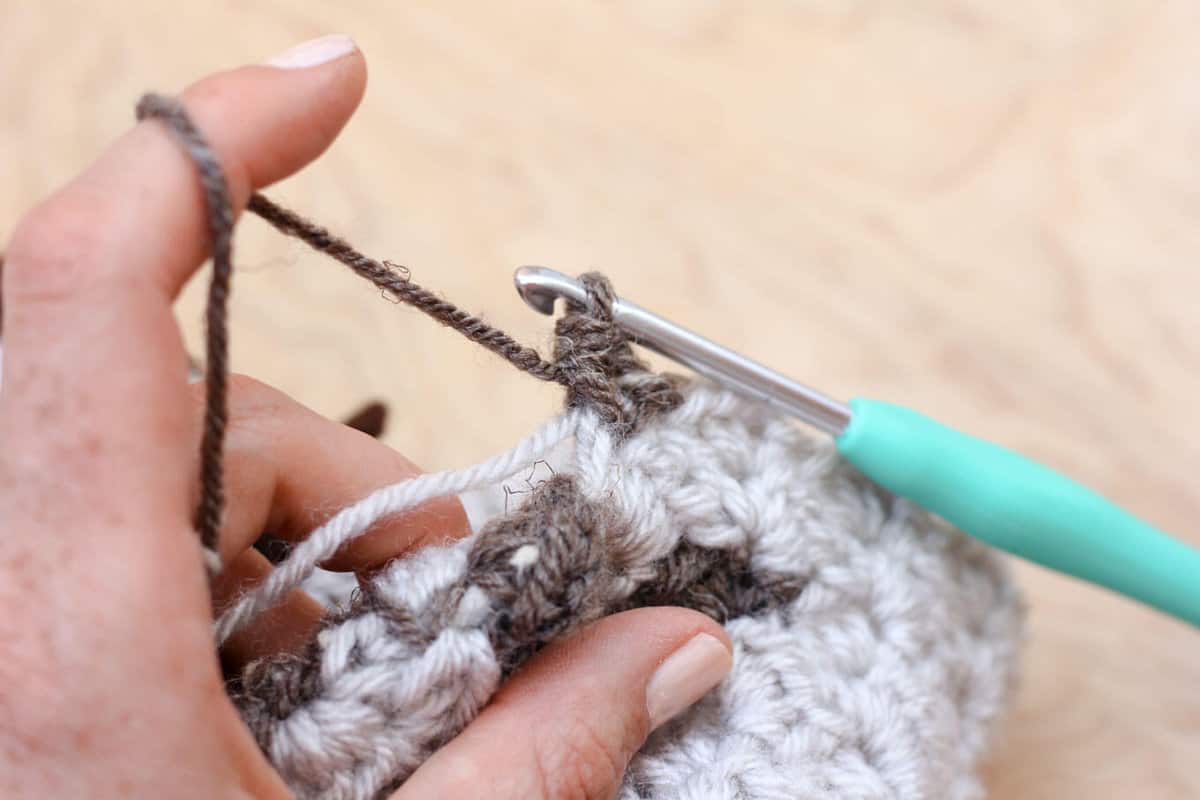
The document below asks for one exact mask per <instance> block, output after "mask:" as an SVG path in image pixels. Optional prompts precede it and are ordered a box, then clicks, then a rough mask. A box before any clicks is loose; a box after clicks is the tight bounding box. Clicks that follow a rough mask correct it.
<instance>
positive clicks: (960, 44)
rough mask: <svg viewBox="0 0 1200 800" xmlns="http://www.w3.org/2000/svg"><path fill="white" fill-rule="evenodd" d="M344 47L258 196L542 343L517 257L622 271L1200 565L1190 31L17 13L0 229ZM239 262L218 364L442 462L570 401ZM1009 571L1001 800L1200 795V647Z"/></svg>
mask: <svg viewBox="0 0 1200 800" xmlns="http://www.w3.org/2000/svg"><path fill="white" fill-rule="evenodd" d="M340 31H344V32H348V33H351V34H353V35H354V36H355V37H356V38H357V39H358V40H359V42H360V44H361V45H362V47H363V49H364V50H365V52H366V53H367V55H368V59H369V61H370V64H371V70H372V76H371V85H370V88H369V90H368V94H367V98H366V101H365V103H364V105H363V107H362V108H361V110H360V111H359V113H358V115H357V117H356V119H355V120H354V121H353V122H352V123H351V125H350V126H349V128H348V129H347V130H346V132H345V134H344V135H343V136H342V138H341V140H340V141H339V142H338V143H337V144H336V145H335V146H334V148H333V149H332V150H331V151H330V152H329V153H328V154H327V155H326V156H325V157H324V158H322V159H321V160H320V161H319V162H317V163H316V164H314V165H313V166H312V167H311V168H309V169H308V170H307V171H306V172H305V173H304V174H303V175H301V176H299V177H297V178H294V179H292V180H290V181H288V182H286V183H285V184H283V185H281V186H279V187H277V188H276V189H274V190H273V191H272V192H271V194H272V195H273V196H275V197H276V198H278V199H281V200H284V201H286V202H287V203H289V204H291V205H293V206H294V207H295V208H297V209H298V210H301V211H303V212H305V213H307V214H309V215H311V216H312V217H314V218H316V219H317V220H320V221H323V222H324V223H326V224H327V225H329V226H331V227H333V228H335V229H336V230H339V231H341V232H343V233H344V234H345V235H347V236H348V237H349V238H350V239H352V240H353V241H354V242H356V243H358V244H359V245H360V246H361V247H362V248H364V249H365V250H366V251H367V252H369V253H372V254H375V255H377V256H379V257H386V258H389V259H391V260H394V261H398V262H402V263H405V264H407V265H409V266H410V267H411V268H412V271H413V275H414V277H415V279H417V280H418V281H420V282H422V283H424V284H426V285H427V286H429V287H431V288H434V289H436V290H438V291H439V292H442V293H444V294H445V295H447V296H448V297H450V298H453V299H455V300H456V301H459V302H460V303H461V304H463V305H464V306H466V307H467V308H470V309H475V310H478V311H480V312H483V313H484V314H485V315H486V316H487V317H488V318H489V319H491V320H492V321H494V322H496V323H497V324H499V325H501V326H502V327H504V328H507V329H509V330H510V331H511V332H513V333H514V334H515V335H517V336H518V337H519V338H521V339H523V340H526V341H528V342H531V343H536V344H541V345H546V344H548V341H549V331H550V323H549V321H548V320H547V319H545V318H542V317H538V316H536V315H535V314H533V313H531V312H530V311H528V310H527V309H525V308H524V307H523V306H522V305H521V304H520V303H519V302H518V300H517V298H516V296H515V295H514V294H513V292H512V289H511V288H510V286H511V284H510V278H509V275H510V272H511V270H512V269H513V267H514V266H516V265H519V264H523V263H540V264H545V265H550V266H554V267H556V268H559V269H562V270H564V271H568V272H579V271H583V270H586V269H593V268H596V269H601V270H604V271H605V272H607V273H608V274H609V275H610V276H611V277H612V278H613V280H614V281H615V283H616V285H617V287H618V289H619V291H621V293H622V294H624V295H626V296H628V297H630V298H632V299H635V300H637V301H639V302H641V303H643V304H645V305H649V306H652V307H654V308H656V309H658V310H660V311H661V312H663V313H665V314H666V315H668V316H670V317H672V318H674V319H676V320H678V321H679V322H682V323H685V324H687V325H688V326H690V327H693V328H696V329H699V330H701V331H703V332H705V333H707V334H708V335H710V336H711V337H713V338H715V339H717V340H718V341H721V342H723V343H725V344H727V345H730V346H732V347H734V348H736V349H739V350H741V351H743V352H745V353H747V354H749V355H751V356H753V357H755V358H757V359H759V360H761V361H764V362H766V363H768V364H771V365H774V366H776V367H778V368H781V369H782V370H784V371H786V372H789V373H791V374H793V375H795V376H797V377H799V378H801V379H803V380H805V381H808V382H810V383H812V384H813V385H815V386H818V387H820V388H822V389H824V390H826V391H828V392H830V393H832V394H834V395H836V396H843V397H849V396H853V395H856V394H862V395H869V396H876V397H881V398H887V399H891V400H895V401H899V402H904V403H908V404H911V405H913V406H915V407H917V408H920V409H923V410H925V411H926V412H928V413H930V414H932V415H934V416H937V417H940V418H943V419H944V420H946V421H949V422H952V423H954V424H957V425H959V426H960V427H963V428H966V429H968V430H971V431H973V432H976V433H978V434H981V435H985V436H988V437H991V438H994V439H995V440H998V441H1000V442H1003V443H1006V444H1009V445H1011V446H1014V447H1016V448H1018V449H1022V450H1024V451H1026V452H1028V453H1029V454H1030V455H1032V456H1034V457H1038V458H1041V459H1044V460H1045V461H1047V462H1048V463H1050V464H1052V465H1054V466H1056V467H1060V468H1062V469H1064V470H1067V471H1069V472H1070V473H1072V474H1074V475H1075V476H1077V477H1079V478H1080V479H1082V480H1084V481H1085V482H1088V483H1090V484H1092V485H1094V486H1095V487H1097V488H1098V489H1100V490H1102V491H1104V492H1106V493H1107V494H1109V495H1110V496H1112V497H1113V498H1114V499H1116V500H1118V501H1119V502H1121V503H1123V504H1125V505H1127V506H1128V507H1129V508H1130V509H1132V510H1133V511H1134V512H1136V513H1138V514H1141V515H1144V516H1145V517H1146V518H1148V519H1149V520H1151V521H1153V522H1155V523H1157V524H1159V525H1161V526H1162V527H1164V528H1166V529H1168V530H1171V531H1173V532H1175V533H1177V534H1178V535H1180V536H1181V537H1183V538H1185V539H1189V540H1191V541H1192V542H1194V543H1196V544H1200V528H1198V527H1197V524H1196V520H1197V519H1200V491H1197V488H1196V477H1195V476H1196V474H1197V468H1198V467H1200V411H1198V410H1197V409H1198V405H1197V398H1200V322H1198V321H1197V319H1198V317H1197V311H1198V302H1197V295H1198V294H1200V264H1198V261H1200V46H1198V45H1197V42H1198V41H1200V4H1197V3H1194V2H1187V1H1186V0H1183V1H1181V2H1176V3H1170V2H1148V1H1144V0H1107V1H1106V2H1104V3H1093V2H1087V1H1086V0H1074V2H1069V1H1067V0H1064V1H1063V2H1052V3H1047V2H1038V1H1036V0H1014V1H1013V2H1008V3H986V2H978V1H977V0H921V1H920V2H907V3H875V2H867V1H866V0H863V1H862V2H838V0H804V2H794V1H792V0H762V1H761V2H757V3H739V2H732V0H696V1H695V2H690V3H689V2H680V0H674V2H672V0H628V1H627V2H607V3H598V2H575V3H554V2H542V3H518V4H513V3H494V4H491V3H471V2H445V0H443V1H442V2H411V3H370V2H365V0H364V2H355V3H348V2H333V1H332V0H304V1H302V2H295V1H293V2H284V1H283V0H277V1H276V2H261V3H246V2H235V0H224V2H213V3H192V4H173V3H161V2H151V1H150V0H145V1H144V2H132V1H129V2H110V3H105V4H102V5H89V6H82V5H79V4H72V3H68V2H65V1H64V0H41V1H40V2H36V3H34V2H22V0H4V1H3V2H0V236H4V235H6V234H7V232H8V231H9V230H11V227H12V225H13V223H14V222H15V221H16V219H17V217H18V215H19V214H20V213H21V211H22V209H24V208H26V207H27V206H29V205H30V204H32V203H33V202H34V201H35V200H37V199H38V198H39V197H41V196H42V195H44V194H45V193H47V192H48V191H50V190H51V189H52V188H53V187H54V186H56V185H57V184H59V183H60V182H62V181H63V180H65V179H66V178H67V177H68V176H70V175H71V174H72V173H74V172H76V171H77V170H79V169H80V168H81V167H82V166H83V165H84V164H85V163H86V162H88V161H89V160H90V159H91V158H92V157H93V156H94V155H95V154H96V153H97V152H98V150H99V149H100V148H101V147H102V146H103V144H104V143H105V142H106V141H107V140H109V139H111V138H112V137H114V136H115V135H116V134H118V133H119V132H120V131H121V130H123V129H124V128H125V127H126V126H128V125H129V124H130V119H131V115H132V106H133V102H134V101H135V99H136V98H137V96H138V95H139V93H140V92H141V91H143V90H144V89H148V88H155V89H161V90H175V89H178V88H181V87H182V86H183V85H184V84H185V83H186V82H188V81H189V80H190V79H191V78H193V77H195V76H198V75H200V74H202V73H204V72H205V71H208V70H211V69H214V68H220V67H225V66H232V65H236V64H239V63H242V62H246V61H255V60H259V59H262V58H265V57H267V56H269V55H270V54H272V53H273V52H274V51H276V50H279V49H282V48H284V47H286V46H288V45H290V44H292V43H294V42H295V41H299V40H301V39H305V38H308V37H310V36H315V35H319V34H323V33H328V32H340ZM238 248H239V249H238V251H237V258H236V260H237V264H238V267H239V273H238V274H237V276H236V294H235V298H234V301H233V319H234V326H233V337H234V355H235V365H236V367H237V368H238V369H239V370H240V371H243V372H248V373H251V374H254V375H256V376H258V377H260V378H262V379H264V380H267V381H269V382H272V383H275V384H276V385H279V386H281V387H283V388H284V389H286V390H287V391H289V392H291V393H292V394H294V395H295V396H296V397H298V398H300V399H301V400H303V401H304V402H306V403H308V404H310V405H312V406H313V407H315V408H317V409H318V410H320V411H322V412H325V413H328V414H330V415H339V414H342V413H343V412H346V411H348V410H350V409H351V408H352V407H353V406H355V405H356V403H358V402H359V401H361V400H363V399H365V398H368V397H374V396H379V397H383V398H387V399H388V400H389V401H391V403H392V404H393V406H394V411H395V414H394V417H393V426H392V429H391V432H390V434H389V436H388V440H389V441H390V443H391V444H393V445H395V446H396V447H398V448H400V449H401V450H403V451H404V452H405V453H406V454H408V455H409V456H410V457H412V458H413V459H414V460H416V461H418V462H419V463H422V464H424V465H426V466H427V467H431V468H432V467H448V466H454V465H462V464H466V463H468V462H470V461H472V460H475V459H478V458H481V457H483V456H485V455H487V454H489V453H491V452H493V451H497V450H500V449H502V448H505V447H507V446H508V445H509V443H511V442H512V441H514V440H515V439H516V438H517V437H518V436H519V435H521V434H522V433H523V432H525V431H528V430H530V429H531V428H532V427H533V426H534V425H535V424H536V423H537V422H538V421H539V420H540V419H542V418H543V417H544V416H545V415H546V414H548V413H549V412H550V411H551V410H552V409H553V408H554V407H555V406H556V404H557V403H558V401H559V395H558V392H556V391H555V390H554V389H553V388H552V387H547V386H542V385H538V384H536V383H535V382H534V381H532V380H531V379H530V378H527V377H526V376H524V375H520V374H517V373H516V372H515V371H513V370H512V369H511V368H509V367H508V366H507V365H505V364H502V363H500V362H499V361H498V360H496V359H494V358H492V357H490V356H489V355H487V354H484V353H482V352H480V351H479V350H477V349H475V348H474V347H472V346H469V345H467V344H465V343H464V342H463V341H460V340H459V339H458V338H457V337H456V336H455V335H454V334H451V333H449V332H447V331H444V330H440V329H438V328H436V327H435V326H434V325H432V324H431V323H429V322H428V321H426V320H425V319H424V318H422V317H420V316H419V315H417V314H416V313H415V312H412V311H409V310H407V309H404V308H399V307H396V306H394V305H392V304H390V303H388V302H386V301H384V300H383V299H381V298H380V297H379V294H378V292H375V291H373V290H371V289H370V288H368V287H366V286H365V285H363V284H360V283H359V282H357V281H356V280H355V279H353V278H351V277H349V276H348V275H345V274H343V272H342V271H341V268H340V267H338V266H336V265H333V264H331V263H329V262H326V261H324V260H322V259H320V258H319V257H317V256H314V255H312V254H310V253H308V252H305V251H304V250H303V249H302V248H301V247H300V246H298V245H296V244H293V243H290V242H288V241H284V240H283V239H281V238H280V237H279V236H278V235H276V234H274V233H272V232H269V231H267V230H265V226H263V225H262V224H261V223H259V222H257V221H254V220H247V221H246V222H245V223H244V224H243V226H242V228H241V230H240V233H239V238H238ZM197 288H198V286H197V285H193V286H192V287H190V289H189V291H188V292H187V293H186V295H185V297H184V299H183V300H182V302H181V304H180V317H181V320H182V322H183V325H184V327H185V329H186V331H187V333H188V337H189V341H190V342H192V343H193V345H197V343H198V336H197V335H198V332H199V324H198V322H199V309H200V304H199V297H200V294H199V292H198V291H197ZM195 349H198V347H195ZM1017 574H1018V576H1019V580H1020V581H1021V583H1022V585H1023V587H1024V589H1025V591H1026V593H1027V598H1028V604H1029V610H1030V614H1029V644H1028V649H1027V652H1026V657H1025V661H1024V666H1023V673H1024V678H1023V684H1022V688H1021V693H1020V699H1019V703H1018V706H1017V708H1016V711H1015V713H1014V714H1013V716H1012V718H1011V719H1010V721H1009V724H1008V725H1007V726H1006V728H1005V731H1004V733H1003V736H1002V738H1001V740H1000V741H999V742H998V744H997V747H996V749H995V751H994V755H993V757H992V758H991V759H990V760H989V763H988V764H987V766H986V767H985V769H986V773H987V781H988V784H989V786H990V787H991V790H992V795H993V796H995V797H1000V798H1043V797H1044V798H1059V797H1092V798H1097V797H1133V796H1137V797H1154V798H1183V797H1195V796H1200V770H1197V769H1196V768H1195V765H1196V764H1197V754H1198V753H1200V635H1198V634H1197V632H1196V631H1194V630H1192V629H1190V628H1188V627H1186V626H1184V625H1182V624H1178V623H1175V622H1173V621H1170V620H1167V619H1164V618H1163V617H1161V616H1159V615H1157V614H1155V613H1152V612H1150V611H1148V610H1146V609H1143V608H1140V607H1137V606H1135V605H1134V604H1132V603H1130V602H1126V601H1124V600H1121V599H1118V598H1115V597H1112V596H1109V595H1107V594H1106V593H1104V592H1101V591H1099V590H1095V589H1092V588H1089V587H1085V586H1082V585H1079V584H1077V583H1075V582H1072V581H1070V580H1067V579H1064V578H1060V577H1057V576H1054V575H1051V574H1048V573H1046V572H1044V571H1042V570H1039V569H1036V568H1032V567H1028V566H1024V565H1021V566H1019V567H1018V571H1017ZM1198 579H1200V577H1198Z"/></svg>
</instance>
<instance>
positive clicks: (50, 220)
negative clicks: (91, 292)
mask: <svg viewBox="0 0 1200 800" xmlns="http://www.w3.org/2000/svg"><path fill="white" fill-rule="evenodd" d="M113 213H114V212H113V209H112V207H111V200H110V199H108V198H106V197H103V196H98V195H97V194H96V193H94V192H91V191H88V190H87V189H84V188H82V187H75V188H72V189H71V190H69V191H66V192H62V193H60V194H59V195H56V196H55V197H52V198H50V199H49V200H47V201H45V202H43V203H42V204H41V205H40V206H38V207H36V208H34V209H33V210H32V211H30V212H29V213H27V214H26V215H25V216H24V217H23V218H22V219H21V221H20V222H18V223H17V227H16V229H15V230H14V232H13V235H12V239H11V241H10V243H9V247H8V250H7V252H6V255H5V262H6V263H5V273H6V274H5V281H6V284H5V288H6V290H7V291H8V292H9V293H11V295H12V296H13V297H14V299H17V300H19V301H21V302H29V301H33V302H38V301H54V300H61V299H63V298H66V297H71V296H74V295H77V294H78V293H79V291H80V290H81V288H82V287H84V286H86V285H87V284H89V283H90V282H91V281H92V280H94V278H95V275H96V270H95V268H94V265H95V264H96V262H97V260H98V259H97V254H98V253H100V252H103V251H104V249H105V247H106V245H107V243H108V241H109V240H110V238H111V237H112V235H113V234H112V230H113V227H112V218H113Z"/></svg>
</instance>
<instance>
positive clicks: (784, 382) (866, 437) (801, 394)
mask: <svg viewBox="0 0 1200 800" xmlns="http://www.w3.org/2000/svg"><path fill="white" fill-rule="evenodd" d="M513 279H514V282H515V283H516V287H517V292H518V293H519V294H520V295H521V298H522V299H523V300H524V301H525V302H526V304H528V305H529V306H530V307H532V308H534V309H536V310H537V311H539V312H541V313H542V314H553V313H554V303H555V301H556V300H557V299H558V298H565V299H568V300H571V301H574V302H577V303H583V304H586V303H587V301H588V299H587V292H586V290H585V289H584V287H583V285H582V284H581V283H579V282H578V281H577V280H575V279H574V278H572V277H570V276H568V275H564V274H563V273H561V272H557V271H555V270H551V269H546V268H545V267H521V268H520V269H518V270H517V271H516V274H515V275H514V276H513ZM612 314H613V320H614V322H615V323H616V324H617V325H618V326H619V327H620V328H621V329H622V330H624V331H625V332H626V333H628V334H629V336H630V338H632V339H633V341H634V342H636V343H637V344H639V345H642V346H643V347H646V348H648V349H650V350H653V351H655V352H657V353H660V354H661V355H664V356H666V357H668V358H670V359H672V360H674V361H677V362H679V363H681V364H683V365H685V366H687V367H689V368H691V369H693V370H695V371H696V372H698V373H700V374H701V375H704V376H706V377H708V378H711V379H712V380H714V381H716V382H718V383H720V384H722V385H725V386H728V387H730V388H731V389H734V390H737V391H739V392H741V393H743V394H746V395H749V396H752V397H755V398H758V399H760V400H763V401H765V402H767V403H770V404H772V405H774V406H776V407H778V408H780V409H782V410H783V411H785V412H787V413H789V414H791V415H794V416H796V417H798V418H799V419H801V420H803V421H805V422H807V423H809V424H811V425H813V426H815V427H817V428H818V429H820V430H822V431H825V432H826V433H828V434H830V435H831V436H833V437H834V441H835V442H836V444H837V449H838V451H839V452H840V453H841V454H842V456H843V457H845V458H846V460H848V461H849V462H850V463H852V464H854V465H855V466H856V467H858V469H859V470H861V471H862V472H863V473H864V474H865V475H867V476H868V477H869V478H871V479H872V480H874V481H875V482H876V483H878V484H879V485H881V486H883V487H885V488H886V489H889V490H890V491H892V492H894V493H896V494H898V495H902V496H904V497H907V498H908V499H910V500H912V501H913V502H915V503H917V504H918V505H920V506H922V507H924V508H926V509H928V510H929V511H932V512H934V513H936V514H938V515H939V516H941V517H943V518H944V519H946V520H948V521H949V522H951V523H953V524H954V525H955V526H957V527H958V528H960V529H961V530H963V531H965V532H966V533H968V534H970V535H972V536H974V537H975V538H977V539H980V540H982V541H984V542H986V543H988V544H990V545H992V546H993V547H997V548H999V549H1001V550H1005V551H1007V552H1009V553H1012V554H1014V555H1016V556H1020V557H1021V558H1025V559H1028V560H1030V561H1033V562H1035V563H1038V564H1041V565H1042V566H1045V567H1048V568H1050V569H1052V570H1055V571H1058V572H1062V573H1065V574H1067V575H1072V576H1074V577H1076V578H1080V579H1082V580H1085V581H1088V582H1090V583H1094V584H1096V585H1098V586H1103V587H1106V588H1108V589H1111V590H1112V591H1115V592H1118V593H1120V594H1123V595H1125V596H1127V597H1131V598H1133V599H1135V600H1139V601H1141V602H1143V603H1145V604H1147V605H1149V606H1152V607H1154V608H1157V609H1159V610H1160V611H1163V612H1166V613H1167V614H1170V615H1172V616H1175V617H1177V618H1179V619H1181V620H1184V621H1186V622H1190V623H1191V624H1192V625H1196V626H1200V550H1197V549H1195V548H1193V547H1190V546H1189V545H1187V544H1184V543H1183V542H1181V541H1179V540H1177V539H1174V538H1172V537H1170V536H1168V535H1167V534H1166V533H1163V532H1162V531H1160V530H1157V529H1156V528H1154V527H1153V526H1151V525H1149V524H1148V523H1146V522H1144V521H1142V520H1140V519H1138V518H1137V517H1135V516H1134V515H1132V514H1130V513H1129V512H1128V511H1125V510H1124V509H1122V508H1120V507H1118V506H1117V505H1115V504H1114V503H1112V502H1111V501H1109V500H1108V499H1106V498H1105V497H1103V496H1102V495H1100V494H1099V493H1097V492H1095V491H1093V490H1091V489H1088V488H1087V487H1085V486H1083V485H1081V484H1079V483H1076V482H1075V481H1073V480H1071V479H1070V478H1067V477H1066V476H1064V475H1061V474H1059V473H1057V472H1055V471H1054V470H1052V469H1050V468H1048V467H1046V466H1044V465H1042V464H1039V463H1037V462H1035V461H1032V460H1030V459H1028V458H1025V457H1024V456H1021V455H1019V454H1018V453H1015V452H1013V451H1012V450H1009V449H1007V448H1005V447H1001V446H1000V445H996V444H993V443H991V442H987V441H984V440H982V439H978V438H975V437H973V436H968V435H967V434H965V433H961V432H959V431H956V430H954V429H952V428H949V427H947V426H945V425H942V424H941V423H939V422H936V421H934V420H932V419H930V418H929V417H926V416H924V415H922V414H919V413H917V412H916V411H913V410H911V409H908V408H905V407H903V406H899V405H893V404H891V403H885V402H881V401H878V400H869V399H865V398H857V399H854V400H851V401H850V403H848V404H846V403H842V402H839V401H837V400H835V399H833V398H831V397H829V396H827V395H825V394H823V393H821V392H819V391H816V390H815V389H812V388H810V387H808V386H805V385H803V384H801V383H797V382H796V381H793V380H791V379H790V378H787V377H785V376H783V375H781V374H779V373H777V372H775V371H774V370H771V369H769V368H767V367H765V366H763V365H762V364H759V363H757V362H755V361H752V360H750V359H748V358H746V357H745V356H742V355H739V354H738V353H735V352H733V351H732V350H729V349H727V348H724V347H722V346H720V345H718V344H716V343H715V342H712V341H710V340H708V339H705V338H704V337H702V336H700V335H699V334H696V333H694V332H692V331H689V330H687V329H686V328H683V327H681V326H679V325H676V324H675V323H673V322H669V321H667V320H665V319H663V318H662V317H660V316H658V315H656V314H653V313H651V312H650V311H647V310H646V309H644V308H642V307H641V306H638V305H636V304H634V303H631V302H629V301H628V300H623V299H620V298H617V299H615V300H614V301H613V307H612Z"/></svg>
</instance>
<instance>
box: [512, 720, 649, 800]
mask: <svg viewBox="0 0 1200 800" xmlns="http://www.w3.org/2000/svg"><path fill="white" fill-rule="evenodd" d="M629 733H630V732H629V731H627V730H625V731H623V730H620V729H619V728H616V727H614V728H613V729H607V728H605V727H603V726H602V724H600V723H598V722H596V721H593V720H591V719H588V718H585V717H582V716H580V717H577V718H576V719H575V720H574V722H573V723H572V724H571V725H570V726H569V729H568V730H567V731H566V733H565V735H559V736H554V737H549V738H542V739H539V740H538V742H537V744H536V746H535V748H534V751H533V760H534V764H533V767H534V777H535V779H536V781H537V784H538V786H539V787H540V789H541V795H540V796H541V797H544V798H546V800H599V798H610V797H612V796H613V795H614V794H615V793H616V791H617V789H618V787H619V786H620V784H621V779H622V778H623V777H624V775H625V765H626V762H627V761H628V758H629V755H630V754H631V753H632V751H633V750H634V749H635V748H636V746H637V744H640V739H639V741H638V742H637V743H636V744H633V745H632V746H631V744H630V735H629Z"/></svg>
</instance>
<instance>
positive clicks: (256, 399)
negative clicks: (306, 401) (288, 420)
mask: <svg viewBox="0 0 1200 800" xmlns="http://www.w3.org/2000/svg"><path fill="white" fill-rule="evenodd" d="M226 386H227V396H228V398H229V415H230V419H231V421H232V422H234V423H237V424H241V423H245V422H247V421H250V420H253V419H262V420H263V421H265V422H270V421H272V420H273V419H274V418H275V416H276V415H277V413H278V412H279V411H280V410H281V409H282V408H283V407H284V405H285V404H286V403H287V395H285V394H284V393H283V392H281V391H279V390H278V389H276V388H274V387H272V386H269V385H268V384H265V383H263V382H262V381H260V380H258V379H257V378H251V377H250V376H249V375H244V374H242V373H240V372H234V373H230V374H229V376H228V378H227V379H226ZM188 391H189V392H190V394H191V399H192V405H193V407H194V408H195V409H196V411H197V412H200V411H201V410H203V408H204V400H205V395H206V392H207V387H206V385H205V382H204V381H202V380H201V381H196V382H194V383H191V384H189V385H188Z"/></svg>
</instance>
